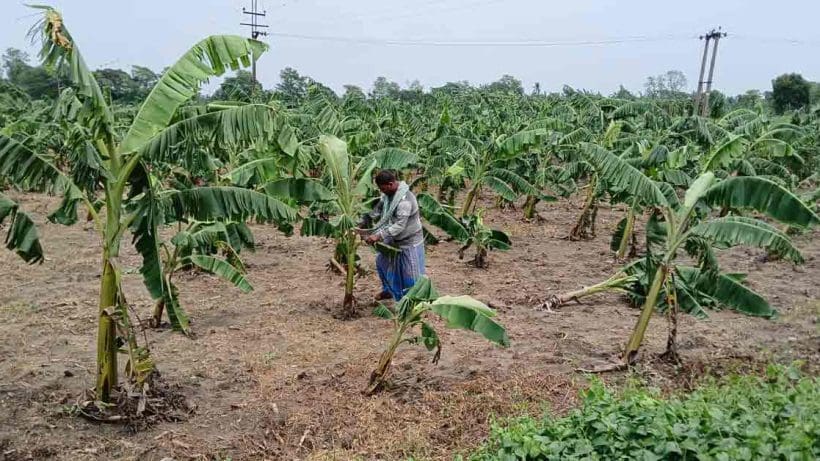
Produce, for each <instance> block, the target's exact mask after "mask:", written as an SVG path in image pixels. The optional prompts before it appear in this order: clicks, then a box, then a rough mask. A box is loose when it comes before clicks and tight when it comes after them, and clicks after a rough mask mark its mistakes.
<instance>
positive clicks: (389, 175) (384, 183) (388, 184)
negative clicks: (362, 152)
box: [374, 170, 399, 196]
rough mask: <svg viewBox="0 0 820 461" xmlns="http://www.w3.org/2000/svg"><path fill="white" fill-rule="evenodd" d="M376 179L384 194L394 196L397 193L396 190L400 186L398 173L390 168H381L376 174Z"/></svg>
mask: <svg viewBox="0 0 820 461" xmlns="http://www.w3.org/2000/svg"><path fill="white" fill-rule="evenodd" d="M374 181H376V186H377V187H378V188H379V190H380V191H381V192H382V194H385V195H388V196H393V194H395V193H396V190H398V188H399V180H398V178H397V177H396V173H393V172H392V171H390V170H381V171H379V172H378V173H377V174H376V177H375V178H374Z"/></svg>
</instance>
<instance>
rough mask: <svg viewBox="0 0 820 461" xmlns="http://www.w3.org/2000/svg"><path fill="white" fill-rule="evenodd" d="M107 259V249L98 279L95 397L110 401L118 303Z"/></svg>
mask: <svg viewBox="0 0 820 461" xmlns="http://www.w3.org/2000/svg"><path fill="white" fill-rule="evenodd" d="M114 271H115V269H114V266H113V265H112V264H111V261H110V260H109V255H108V250H105V256H103V273H102V278H101V281H100V314H99V319H98V329H97V386H96V390H97V396H96V397H97V399H98V400H101V401H103V402H106V403H108V402H110V401H111V394H112V392H113V390H114V388H115V387H116V386H117V382H118V381H117V322H116V320H115V319H114V318H113V317H112V314H113V313H114V310H115V309H116V306H117V303H118V294H119V293H118V292H117V291H118V286H117V277H116V274H115V273H114Z"/></svg>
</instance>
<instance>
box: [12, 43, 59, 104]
mask: <svg viewBox="0 0 820 461" xmlns="http://www.w3.org/2000/svg"><path fill="white" fill-rule="evenodd" d="M1 59H2V67H3V73H4V74H5V76H6V78H7V79H8V80H9V82H11V83H13V84H14V85H16V86H18V87H20V88H21V89H22V90H23V91H25V92H26V93H27V94H28V95H29V96H31V97H32V98H34V99H42V98H54V97H56V96H57V91H58V88H59V83H60V82H59V79H58V78H57V76H56V75H54V73H53V72H49V71H48V70H46V69H45V68H44V67H42V66H31V65H29V55H28V53H26V52H24V51H21V50H18V49H16V48H8V49H7V50H6V52H5V53H3V57H2V58H1Z"/></svg>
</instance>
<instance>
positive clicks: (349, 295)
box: [342, 234, 356, 319]
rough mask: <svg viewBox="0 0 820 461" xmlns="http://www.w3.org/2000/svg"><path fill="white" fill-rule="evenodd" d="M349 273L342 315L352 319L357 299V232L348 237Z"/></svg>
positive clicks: (346, 278)
mask: <svg viewBox="0 0 820 461" xmlns="http://www.w3.org/2000/svg"><path fill="white" fill-rule="evenodd" d="M347 239H348V244H347V245H346V247H347V254H346V255H345V256H346V257H347V267H346V269H347V273H346V274H345V298H344V301H342V316H343V317H344V318H345V319H351V318H353V317H354V316H355V315H356V305H355V299H354V298H353V287H354V285H355V279H354V277H355V275H356V234H352V238H351V236H350V235H348V237H347Z"/></svg>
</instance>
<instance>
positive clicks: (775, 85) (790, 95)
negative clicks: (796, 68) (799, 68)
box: [772, 74, 811, 114]
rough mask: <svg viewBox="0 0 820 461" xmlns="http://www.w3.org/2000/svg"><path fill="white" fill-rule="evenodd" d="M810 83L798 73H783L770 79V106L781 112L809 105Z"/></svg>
mask: <svg viewBox="0 0 820 461" xmlns="http://www.w3.org/2000/svg"><path fill="white" fill-rule="evenodd" d="M810 95H811V84H810V83H809V82H808V81H806V79H804V78H803V76H802V75H800V74H783V75H781V76H779V77H777V78H776V79H774V80H772V106H773V107H774V110H775V112H777V113H778V114H782V113H783V112H785V111H787V110H790V109H800V108H801V107H806V106H808V105H809V102H810Z"/></svg>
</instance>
